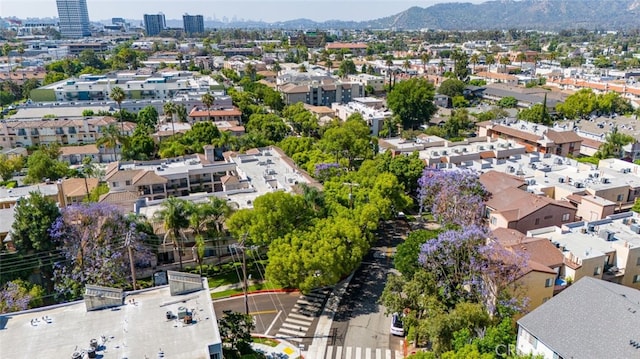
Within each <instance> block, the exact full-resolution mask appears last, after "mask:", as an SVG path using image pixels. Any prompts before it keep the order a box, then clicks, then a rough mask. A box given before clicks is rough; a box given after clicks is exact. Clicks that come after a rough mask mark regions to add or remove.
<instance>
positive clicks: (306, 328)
mask: <svg viewBox="0 0 640 359" xmlns="http://www.w3.org/2000/svg"><path fill="white" fill-rule="evenodd" d="M282 326H283V327H285V328H291V329H293V330H296V329H298V330H299V331H303V330H304V332H305V333H306V332H307V331H308V330H309V327H304V326H301V325H299V324H291V323H286V322H285V323H282Z"/></svg>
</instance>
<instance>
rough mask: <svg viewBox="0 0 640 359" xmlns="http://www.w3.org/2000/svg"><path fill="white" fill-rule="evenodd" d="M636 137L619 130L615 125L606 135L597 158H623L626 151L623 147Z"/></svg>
mask: <svg viewBox="0 0 640 359" xmlns="http://www.w3.org/2000/svg"><path fill="white" fill-rule="evenodd" d="M633 141H634V139H633V137H631V136H630V135H627V134H625V133H622V132H619V131H618V127H617V126H616V127H614V128H613V129H612V130H611V131H610V132H609V133H608V134H607V136H606V137H605V142H604V143H603V144H601V145H600V147H599V148H598V152H596V154H595V157H596V158H618V159H619V158H622V155H623V154H624V151H623V150H622V148H623V147H624V146H626V145H628V144H629V143H631V142H633Z"/></svg>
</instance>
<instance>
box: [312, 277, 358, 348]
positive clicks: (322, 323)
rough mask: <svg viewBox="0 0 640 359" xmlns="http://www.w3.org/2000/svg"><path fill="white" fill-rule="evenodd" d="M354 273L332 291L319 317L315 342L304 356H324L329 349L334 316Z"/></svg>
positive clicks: (314, 337)
mask: <svg viewBox="0 0 640 359" xmlns="http://www.w3.org/2000/svg"><path fill="white" fill-rule="evenodd" d="M353 274H354V273H351V275H349V277H347V279H345V280H343V281H342V282H340V283H338V284H336V286H335V287H334V289H333V292H332V293H331V296H330V297H329V299H328V300H327V304H326V305H325V306H324V310H323V311H322V314H321V315H320V318H319V319H318V325H317V326H316V332H315V335H314V336H313V342H312V343H311V345H310V346H309V349H308V350H307V351H306V352H303V353H302V354H303V356H305V357H306V358H309V359H313V358H324V356H325V350H326V349H327V342H328V340H329V334H330V332H331V326H332V325H333V317H334V316H335V314H336V311H337V310H338V306H339V305H340V300H341V299H342V296H343V295H344V292H345V291H346V290H347V287H348V286H349V283H350V282H351V278H353Z"/></svg>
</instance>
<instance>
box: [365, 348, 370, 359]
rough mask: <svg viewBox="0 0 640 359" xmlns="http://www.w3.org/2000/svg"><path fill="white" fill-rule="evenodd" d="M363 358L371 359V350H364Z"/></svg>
mask: <svg viewBox="0 0 640 359" xmlns="http://www.w3.org/2000/svg"><path fill="white" fill-rule="evenodd" d="M364 357H365V359H371V348H365V349H364Z"/></svg>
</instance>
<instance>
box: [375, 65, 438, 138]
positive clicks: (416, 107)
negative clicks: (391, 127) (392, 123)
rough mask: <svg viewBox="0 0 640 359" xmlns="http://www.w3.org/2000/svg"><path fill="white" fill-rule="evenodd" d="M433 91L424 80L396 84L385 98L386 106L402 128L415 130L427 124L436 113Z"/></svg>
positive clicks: (431, 85)
mask: <svg viewBox="0 0 640 359" xmlns="http://www.w3.org/2000/svg"><path fill="white" fill-rule="evenodd" d="M434 94H435V89H434V87H433V84H432V83H431V82H429V81H428V80H426V79H424V78H416V77H414V78H411V79H409V80H406V81H401V82H399V83H398V84H396V85H395V86H394V87H393V89H391V91H390V92H389V94H388V96H387V105H388V106H389V108H390V109H391V111H393V113H394V114H395V115H397V116H398V117H399V118H400V120H401V122H402V126H403V127H404V128H411V129H415V128H417V127H418V126H420V125H422V124H425V123H427V122H428V121H429V120H430V119H431V116H433V114H435V112H436V107H435V105H434V103H433V97H434Z"/></svg>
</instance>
